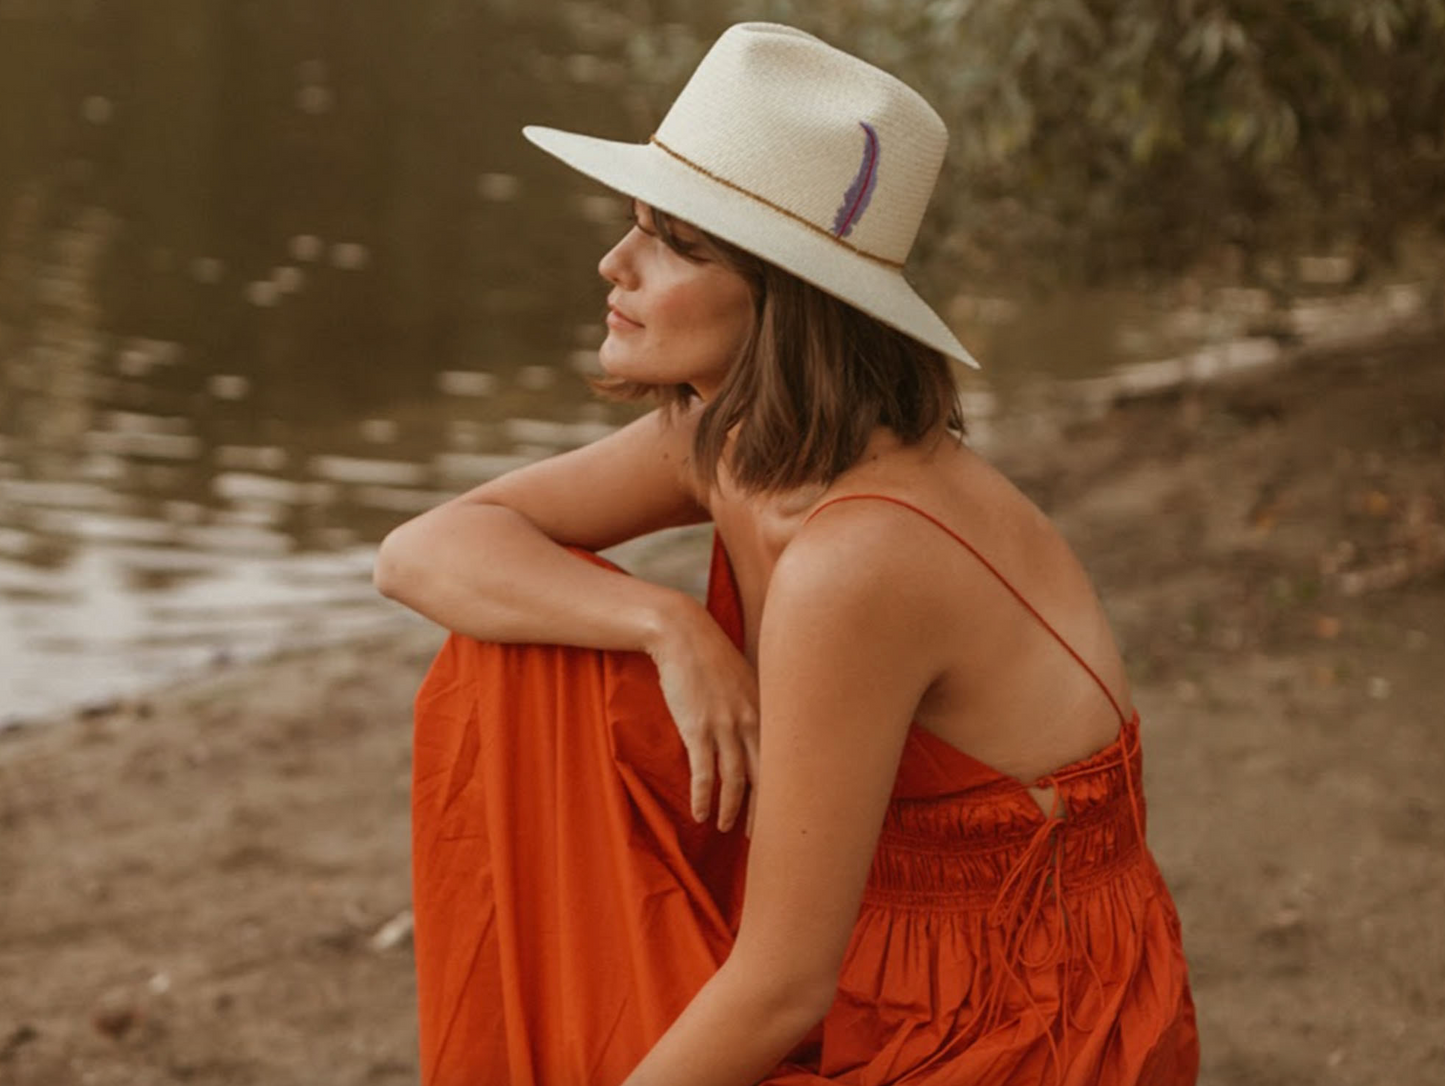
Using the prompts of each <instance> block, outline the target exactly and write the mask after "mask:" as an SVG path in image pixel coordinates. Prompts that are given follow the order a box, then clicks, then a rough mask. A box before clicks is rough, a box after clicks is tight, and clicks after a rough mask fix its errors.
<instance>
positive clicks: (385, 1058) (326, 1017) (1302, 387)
mask: <svg viewBox="0 0 1445 1086" xmlns="http://www.w3.org/2000/svg"><path fill="white" fill-rule="evenodd" d="M996 459H998V460H999V461H1000V462H1001V463H1002V464H1003V466H1004V467H1005V468H1006V469H1007V470H1009V471H1010V473H1011V474H1012V475H1013V476H1014V477H1015V478H1016V479H1018V480H1019V481H1020V483H1021V484H1022V485H1023V486H1024V488H1025V489H1026V490H1027V491H1028V492H1030V493H1031V494H1032V495H1034V496H1035V498H1036V499H1037V500H1038V501H1039V502H1040V504H1041V505H1043V507H1044V508H1045V509H1046V510H1047V511H1049V512H1050V513H1051V514H1052V515H1053V516H1054V517H1055V518H1056V519H1057V520H1058V522H1059V523H1060V525H1061V526H1062V528H1063V529H1064V531H1065V533H1066V535H1067V536H1068V537H1069V538H1070V539H1071V541H1072V542H1073V543H1074V544H1075V546H1076V547H1077V549H1078V551H1079V553H1080V555H1081V556H1082V558H1083V559H1084V561H1085V563H1086V565H1088V566H1089V568H1090V569H1091V570H1092V571H1093V573H1094V574H1095V576H1096V578H1097V581H1098V583H1099V586H1100V589H1101V592H1102V594H1103V596H1104V598H1105V600H1106V602H1107V604H1108V606H1109V608H1110V611H1111V613H1112V614H1113V616H1114V618H1115V621H1116V625H1117V629H1118V632H1119V636H1120V638H1121V640H1122V642H1123V644H1124V646H1125V649H1126V655H1127V656H1128V658H1129V660H1130V664H1131V671H1132V675H1133V677H1134V680H1135V684H1136V700H1137V702H1138V704H1139V705H1140V707H1141V711H1142V714H1143V717H1144V722H1145V730H1144V734H1145V738H1146V763H1147V766H1148V770H1147V778H1146V784H1147V789H1148V794H1149V799H1150V804H1151V809H1150V837H1151V841H1152V844H1153V847H1154V850H1155V852H1156V854H1157V855H1158V857H1159V860H1160V864H1161V866H1162V867H1163V868H1164V870H1165V873H1166V875H1167V877H1168V878H1169V881H1170V883H1171V885H1172V886H1173V888H1174V891H1175V894H1176V896H1177V899H1178V904H1179V909H1180V913H1181V915H1182V918H1183V922H1184V927H1185V937H1186V946H1187V951H1188V954H1189V958H1190V962H1191V967H1192V970H1193V981H1194V987H1195V994H1196V999H1197V1001H1198V1005H1199V1013H1200V1024H1201V1031H1202V1036H1203V1044H1204V1072H1203V1075H1202V1078H1201V1081H1202V1082H1205V1083H1210V1084H1218V1086H1223V1084H1241V1086H1245V1084H1258V1086H1266V1084H1268V1086H1290V1084H1296V1083H1299V1084H1315V1083H1327V1084H1332V1083H1341V1084H1356V1086H1365V1084H1376V1083H1391V1084H1401V1086H1403V1084H1415V1083H1420V1084H1424V1083H1441V1082H1445V921H1442V919H1441V918H1442V917H1445V792H1442V789H1441V787H1440V781H1441V777H1442V774H1441V770H1442V768H1445V720H1442V705H1445V349H1442V344H1441V343H1440V342H1439V341H1436V340H1415V341H1411V342H1398V341H1397V342H1395V343H1393V344H1390V345H1388V346H1377V347H1374V348H1370V349H1364V350H1359V351H1355V352H1352V353H1350V354H1349V355H1348V356H1345V355H1341V356H1334V357H1311V358H1300V359H1297V360H1295V361H1294V362H1293V363H1291V364H1290V365H1287V366H1284V367H1282V368H1280V369H1277V370H1274V371H1271V372H1270V373H1267V374H1263V375H1256V376H1254V377H1251V378H1249V379H1248V380H1239V381H1235V382H1234V383H1231V384H1228V385H1220V386H1214V387H1210V388H1207V389H1201V390H1194V391H1185V392H1179V393H1174V394H1170V395H1168V396H1164V397H1152V398H1149V399H1145V400H1138V401H1135V402H1131V403H1122V404H1117V405H1116V406H1115V407H1114V408H1113V409H1112V410H1110V411H1109V412H1108V413H1107V414H1105V415H1104V416H1103V417H1101V418H1099V419H1096V420H1094V421H1091V422H1088V423H1080V424H1074V425H1070V426H1066V427H1061V428H1058V430H1057V432H1056V433H1054V434H1053V436H1052V437H1048V438H1038V439H1023V438H1020V437H1019V436H1018V435H1015V436H1014V438H1012V439H1010V440H1005V441H1003V442H1002V444H1001V447H1000V449H999V451H998V454H997V456H996ZM692 549H693V550H694V551H695V550H696V547H695V546H693V548H692ZM683 550H684V551H685V550H687V547H686V546H684V547H683ZM682 557H686V555H683V556H682ZM679 560H680V559H679V554H678V553H677V548H675V547H674V548H670V549H669V548H655V549H654V550H653V552H651V554H650V557H649V556H648V555H647V554H644V565H649V564H662V563H665V562H673V563H676V562H677V561H679ZM438 642H439V637H438V636H437V635H436V634H434V633H432V632H430V631H427V630H421V629H418V630H416V631H415V632H414V633H411V634H407V635H403V636H400V637H397V638H393V639H390V640H387V641H384V642H373V643H368V644H361V645H355V646H350V647H347V648H342V649H332V650H326V651H322V652H317V653H308V654H305V655H296V656H291V657H288V658H282V659H278V660H275V661H271V662H268V663H265V664H262V665H258V666H254V667H252V666H248V667H244V668H237V669H234V670H229V671H219V672H216V673H214V674H211V675H208V676H206V677H204V678H201V679H198V680H195V681H193V682H190V683H188V684H186V685H184V686H181V687H178V688H175V689H172V690H169V691H165V692H162V693H160V694H157V695H155V696H153V697H151V698H148V699H146V700H144V701H142V702H137V703H134V704H128V705H123V706H118V707H112V708H110V709H108V710H105V711H95V712H92V713H89V714H85V715H81V716H78V717H77V718H76V719H74V720H67V721H63V722H62V721H56V722H49V723H46V724H43V725H40V726H34V727H29V728H25V729H18V730H13V731H10V732H6V733H3V734H0V1083H3V1084H13V1086H71V1084H97V1086H104V1084H112V1083H127V1084H148V1083H165V1082H190V1083H196V1084H203V1086H239V1084H247V1083H256V1084H262V1083H264V1084H267V1086H284V1084H290V1083H297V1084H300V1083H305V1084H307V1086H317V1084H321V1086H329V1084H333V1083H335V1084H352V1083H355V1084H378V1086H381V1084H390V1083H398V1084H399V1083H411V1082H414V1081H415V1079H416V1059H415V1053H414V1045H415V1026H414V1006H413V1000H414V987H413V981H412V973H411V969H412V963H411V957H410V942H409V940H408V939H407V938H406V935H405V932H404V930H400V931H399V930H398V929H404V924H393V925H390V926H389V922H390V921H392V920H393V919H394V918H396V917H398V916H399V915H403V914H404V912H405V910H406V907H407V904H408V827H407V802H408V773H409V749H408V748H409V741H410V735H409V730H410V729H409V721H410V718H409V711H410V710H409V706H410V700H411V696H412V693H413V691H414V689H415V687H416V685H417V683H418V681H419V680H420V678H421V675H422V672H423V669H424V667H425V664H426V661H427V659H428V656H429V654H430V652H431V651H432V650H433V649H434V648H435V646H436V645H437V644H438Z"/></svg>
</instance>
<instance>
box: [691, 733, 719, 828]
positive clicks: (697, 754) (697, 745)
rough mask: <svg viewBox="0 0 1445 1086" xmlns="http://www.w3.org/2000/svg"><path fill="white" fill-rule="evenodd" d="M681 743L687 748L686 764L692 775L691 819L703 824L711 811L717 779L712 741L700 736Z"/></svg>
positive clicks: (705, 736)
mask: <svg viewBox="0 0 1445 1086" xmlns="http://www.w3.org/2000/svg"><path fill="white" fill-rule="evenodd" d="M683 742H684V743H685V744H686V746H687V764H688V769H689V771H690V772H691V773H692V818H693V821H694V822H705V821H706V820H707V816H708V812H709V811H711V810H712V790H713V785H714V784H715V783H716V779H717V776H716V771H715V770H714V768H713V762H714V760H715V754H714V750H713V744H712V739H711V737H709V736H707V735H700V736H697V737H695V738H693V739H684V740H683Z"/></svg>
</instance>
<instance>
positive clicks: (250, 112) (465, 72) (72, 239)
mask: <svg viewBox="0 0 1445 1086" xmlns="http://www.w3.org/2000/svg"><path fill="white" fill-rule="evenodd" d="M1442 11H1445V6H1442V4H1441V3H1439V2H1437V0H1348V2H1346V0H1310V2H1307V3H1305V2H1300V3H1290V4H1282V5H1258V4H1250V3H1242V2H1240V3H1232V2H1229V0H1219V2H1206V0H1199V2H1192V0H1179V2H1169V3H1164V2H1151V0H1131V2H1122V3H1097V2H1080V0H1039V2H1036V3H971V2H967V0H932V2H925V0H846V2H837V3H830V4H826V5H821V4H802V3H786V2H781V0H779V2H762V0H754V2H715V3H709V4H701V3H688V2H681V0H628V2H614V3H602V2H588V0H570V2H550V0H548V2H529V3H521V2H510V0H488V2H482V0H469V2H457V0H415V2H409V3H406V4H401V3H397V2H395V0H345V2H341V0H330V2H321V0H288V2H287V3H280V2H267V0H184V2H182V0H150V2H147V3H144V4H141V3H129V2H105V3H102V2H100V0H0V604H3V611H0V689H3V690H4V691H5V696H4V698H3V699H0V719H3V718H11V719H17V718H21V717H25V716H30V715H33V714H36V713H41V712H45V711H47V710H52V709H54V708H55V707H57V706H60V705H65V704H73V703H75V702H77V701H79V702H88V701H94V700H104V699H106V698H109V697H112V696H115V695H116V694H118V693H124V692H127V691H133V690H135V689H137V688H140V687H143V686H145V685H149V684H153V683H154V682H155V681H156V679H157V678H159V677H163V676H166V675H169V674H172V673H174V672H175V671H176V670H177V669H184V668H188V667H194V666H196V665H198V664H204V663H207V662H210V661H214V660H218V659H220V660H225V659H230V658H234V657H239V656H247V655H254V654H256V653H258V652H264V651H267V650H269V649H270V648H272V647H274V646H276V645H278V644H298V643H309V642H312V641H315V640H317V639H326V638H332V637H337V636H343V637H344V636H351V635H354V634H355V633H357V632H358V631H369V630H373V629H375V628H377V627H378V625H380V626H385V625H386V624H388V623H391V622H394V621H397V620H398V616H396V615H395V613H394V612H393V611H392V610H391V609H389V608H387V607H385V606H383V605H381V604H380V603H379V602H378V601H376V600H375V599H374V598H373V596H372V593H371V592H370V589H369V587H368V585H367V583H366V572H367V568H368V565H369V560H370V548H371V547H372V545H374V544H375V543H376V541H377V540H378V539H379V538H380V536H381V535H382V534H383V533H384V532H385V531H386V529H387V528H388V527H389V526H390V525H392V524H394V523H396V522H397V521H399V520H400V519H403V518H404V517H406V516H407V515H409V514H411V513H414V512H417V511H420V510H421V509H423V508H425V507H427V506H428V505H429V504H432V503H434V502H435V501H436V500H438V499H439V498H441V497H443V496H447V495H450V494H453V493H456V492H457V491H459V490H461V489H464V488H465V487H467V486H469V485H472V484H474V483H476V482H479V481H481V480H483V479H485V478H488V477H490V476H492V475H494V474H496V473H497V472H499V471H502V470H505V469H506V468H508V467H511V466H513V465H515V464H518V463H521V462H524V461H525V460H527V459H530V458H533V457H537V456H541V455H546V454H547V453H550V452H553V451H555V450H557V449H561V448H566V447H569V446H572V445H576V444H580V443H584V442H586V441H589V440H592V439H594V438H595V437H597V436H598V435H600V434H602V433H605V432H606V431H607V430H608V429H609V428H610V427H613V426H615V425H617V424H618V423H619V422H620V421H622V420H623V419H624V418H625V417H626V413H625V411H623V410H622V409H619V408H616V407H613V406H609V405H606V404H602V403H599V402H596V401H595V400H593V399H592V398H591V397H590V396H589V394H588V392H587V390H586V387H585V385H584V384H583V383H582V381H581V379H580V376H579V371H580V372H583V373H585V372H587V371H589V370H590V368H591V367H592V365H593V361H592V359H593V351H594V348H595V347H596V345H597V344H598V342H599V341H600V339H601V337H602V334H603V328H602V325H601V323H600V316H601V315H602V313H603V308H602V298H603V296H604V291H603V289H602V284H601V281H600V280H599V279H598V278H597V275H596V272H595V264H596V260H597V258H598V256H600V254H601V253H602V252H603V251H605V249H606V247H607V246H608V244H609V243H610V241H611V240H612V239H613V238H615V237H616V236H617V235H618V233H619V232H620V231H621V230H622V229H623V227H622V221H623V220H622V211H623V209H622V208H621V205H620V203H619V201H618V200H617V199H616V198H614V197H612V196H611V195H609V194H607V193H606V192H604V191H602V190H600V189H599V188H597V187H596V186H594V185H592V184H591V183H590V182H587V181H586V180H585V179H582V178H580V177H577V176H573V175H572V174H570V172H568V171H566V170H565V169H564V168H562V167H560V166H558V165H556V164H554V163H552V162H551V161H550V160H548V159H546V157H545V156H543V155H541V154H539V153H536V152H535V151H534V150H533V149H532V148H531V147H530V146H529V145H528V144H526V143H525V142H524V141H523V140H522V139H521V137H520V135H519V131H518V130H519V128H520V127H521V125H522V124H524V123H542V124H553V125H559V126H563V127H569V128H574V129H578V130H581V131H587V132H592V133H597V134H600V135H604V136H610V137H615V138H623V139H630V140H641V139H645V138H646V137H647V136H648V135H649V134H650V132H651V131H652V129H653V127H654V126H655V124H656V123H657V121H658V120H659V119H660V117H661V116H662V113H663V112H664V111H665V109H666V106H667V104H668V103H669V101H670V100H671V98H672V96H673V95H674V94H675V93H676V90H677V89H678V87H679V86H680V85H681V81H682V80H683V79H685V77H686V75H687V74H688V73H689V72H690V71H691V69H692V68H693V66H694V64H695V63H696V61H697V59H698V58H699V57H700V56H701V54H702V52H703V51H704V50H705V49H706V47H707V45H708V44H709V43H710V42H711V41H712V39H713V38H714V37H715V35H716V33H717V32H718V31H719V30H720V29H721V28H722V27H724V26H726V25H727V24H728V23H730V22H733V21H736V20H738V19H742V18H764V19H777V20H781V21H789V22H793V23H795V24H797V25H801V26H803V27H805V28H807V29H811V30H814V31H816V32H818V33H820V34H822V35H824V36H825V37H826V38H828V39H829V40H831V41H834V42H836V43H837V44H839V45H840V46H843V47H845V48H848V49H851V50H855V51H857V52H859V53H860V54H862V55H863V56H866V57H868V58H870V59H872V60H873V61H875V62H877V63H879V64H881V65H883V66H884V67H886V68H889V69H890V70H892V71H894V72H896V73H898V74H899V75H901V76H902V77H903V78H904V79H906V80H908V81H909V82H911V83H912V84H913V85H915V86H916V87H918V88H920V89H921V90H922V91H923V93H924V94H925V95H926V96H927V97H928V98H929V99H930V100H931V101H933V102H934V103H935V104H936V105H937V107H938V108H939V110H940V111H941V112H942V114H943V115H944V117H945V118H946V120H947V121H948V123H949V125H950V128H951V130H952V133H953V140H952V147H951V154H950V157H949V160H948V164H947V166H946V169H945V173H944V175H943V177H942V179H941V182H940V185H939V190H938V195H937V197H936V199H935V201H934V206H933V209H932V212H931V217H930V219H929V222H928V224H927V225H926V226H925V229H924V232H923V237H922V240H921V242H920V245H919V249H918V253H917V258H916V261H915V264H914V272H913V274H914V277H915V278H916V279H917V280H919V282H920V286H921V289H922V290H923V292H924V293H925V296H927V297H929V298H930V299H932V300H934V301H935V302H936V303H937V304H938V305H939V306H940V308H941V309H942V310H943V311H944V312H945V313H946V314H947V315H948V317H949V319H950V320H951V321H952V323H953V324H954V326H955V327H956V329H957V331H958V332H959V334H960V335H961V337H962V338H963V340H964V341H965V342H966V343H968V344H969V345H970V346H971V347H972V349H973V350H974V352H975V353H976V354H977V355H978V356H979V357H980V358H981V359H983V361H984V363H985V367H986V368H985V371H984V374H983V376H982V377H981V378H980V379H978V380H976V381H972V382H971V383H970V384H969V386H968V388H969V390H970V399H969V404H968V406H969V413H970V416H971V417H972V418H974V419H975V420H976V421H975V431H974V433H975V438H976V439H977V440H980V441H984V442H986V441H987V438H988V436H989V434H990V432H991V431H990V428H989V425H988V420H989V419H991V418H994V417H995V416H997V417H999V418H1008V417H1009V414H1008V413H1009V412H1010V411H1013V412H1015V413H1017V412H1027V411H1028V410H1030V408H1031V407H1032V406H1036V405H1037V404H1038V403H1039V402H1040V400H1041V399H1043V400H1047V401H1048V402H1050V403H1055V402H1056V401H1057V400H1059V399H1060V398H1063V399H1065V400H1069V399H1071V398H1077V396H1073V397H1071V393H1078V394H1083V393H1086V394H1087V395H1086V396H1085V398H1086V399H1088V398H1090V397H1092V399H1091V402H1096V401H1097V399H1098V398H1099V396H1100V394H1101V390H1100V386H1099V384H1098V382H1097V380H1094V379H1097V378H1101V377H1107V376H1109V375H1114V376H1116V377H1118V378H1120V379H1121V380H1123V381H1124V382H1125V383H1126V385H1127V383H1128V382H1129V381H1133V382H1134V383H1135V384H1141V385H1142V386H1147V387H1158V386H1160V385H1165V384H1168V383H1170V382H1172V381H1178V380H1186V379H1193V378H1196V377H1199V376H1201V375H1203V376H1208V375H1209V374H1213V373H1215V372H1220V371H1226V370H1230V369H1234V368H1240V367H1248V366H1253V365H1260V364H1266V363H1269V362H1271V361H1274V360H1276V359H1277V358H1278V356H1279V354H1280V351H1281V349H1282V348H1286V347H1288V346H1290V345H1291V344H1293V343H1296V342H1298V341H1300V340H1305V339H1308V340H1311V341H1315V340H1319V339H1321V338H1322V337H1323V338H1329V337H1334V339H1336V340H1338V339H1340V338H1341V337H1346V338H1347V337H1359V336H1361V335H1369V334H1376V333H1378V332H1379V331H1380V330H1381V329H1382V328H1388V327H1391V326H1392V325H1393V324H1396V323H1404V322H1409V321H1414V320H1418V319H1419V318H1420V317H1421V315H1422V314H1427V313H1431V312H1433V313H1435V314H1437V315H1438V312H1439V308H1440V293H1439V283H1440V277H1439V274H1438V270H1439V266H1440V240H1441V237H1440V235H1441V228H1442V225H1445V202H1442V200H1441V198H1440V196H1441V177H1442V166H1445V142H1442V131H1441V117H1442V115H1445V66H1442V65H1441V64H1440V63H1439V58H1440V56H1441V55H1442V47H1445V25H1442V19H1445V15H1442ZM1159 363H1168V364H1166V365H1162V366H1161V365H1158V364H1159ZM1148 364H1155V365H1153V366H1152V368H1150V367H1149V366H1148ZM1141 365H1143V366H1144V369H1143V370H1142V371H1141V370H1140V366H1141ZM1086 378H1087V379H1090V380H1091V381H1092V383H1088V382H1084V381H1083V380H1082V379H1086ZM1070 383H1075V384H1074V387H1072V388H1071V387H1070Z"/></svg>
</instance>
